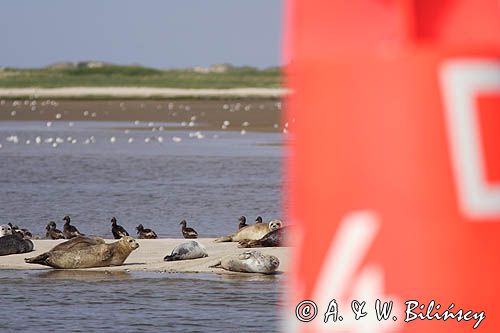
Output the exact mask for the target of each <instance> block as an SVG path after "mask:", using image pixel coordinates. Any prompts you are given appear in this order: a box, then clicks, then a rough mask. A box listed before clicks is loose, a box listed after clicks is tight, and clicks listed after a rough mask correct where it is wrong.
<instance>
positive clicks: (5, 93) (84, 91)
mask: <svg viewBox="0 0 500 333" xmlns="http://www.w3.org/2000/svg"><path fill="white" fill-rule="evenodd" d="M287 93H288V90H287V89H284V88H232V89H179V88H149V87H67V88H1V89H0V97H19V96H35V97H50V98H57V97H88V96H92V97H99V96H101V97H102V96H112V97H136V98H137V97H139V98H150V97H169V98H171V97H186V96H190V97H235V96H236V97H281V96H285V95H286V94H287Z"/></svg>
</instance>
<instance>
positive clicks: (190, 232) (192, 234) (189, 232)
mask: <svg viewBox="0 0 500 333" xmlns="http://www.w3.org/2000/svg"><path fill="white" fill-rule="evenodd" d="M179 225H182V229H181V231H182V236H184V238H188V239H189V238H198V233H197V232H196V230H194V229H193V228H189V227H186V225H187V222H186V220H182V221H181V223H179Z"/></svg>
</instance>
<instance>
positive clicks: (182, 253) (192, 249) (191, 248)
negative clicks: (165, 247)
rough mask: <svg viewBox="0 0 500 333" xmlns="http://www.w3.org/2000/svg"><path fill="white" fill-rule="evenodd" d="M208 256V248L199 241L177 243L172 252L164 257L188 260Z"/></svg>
mask: <svg viewBox="0 0 500 333" xmlns="http://www.w3.org/2000/svg"><path fill="white" fill-rule="evenodd" d="M205 257H208V253H207V249H206V248H205V247H204V246H203V245H201V244H200V243H198V242H197V241H190V242H186V243H182V244H179V245H177V246H176V247H175V248H174V249H173V250H172V254H171V255H169V256H166V257H165V258H163V260H164V261H174V260H188V259H197V258H205Z"/></svg>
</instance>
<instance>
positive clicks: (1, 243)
mask: <svg viewBox="0 0 500 333" xmlns="http://www.w3.org/2000/svg"><path fill="white" fill-rule="evenodd" d="M33 248H34V246H33V242H32V241H31V240H29V239H24V238H23V237H21V236H19V235H18V234H12V235H5V236H3V237H0V256H6V255H9V254H16V253H26V252H31V251H33Z"/></svg>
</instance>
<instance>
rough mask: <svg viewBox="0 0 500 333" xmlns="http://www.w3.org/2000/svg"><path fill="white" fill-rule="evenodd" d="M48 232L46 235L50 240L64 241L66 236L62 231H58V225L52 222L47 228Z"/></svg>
mask: <svg viewBox="0 0 500 333" xmlns="http://www.w3.org/2000/svg"><path fill="white" fill-rule="evenodd" d="M45 230H47V232H46V233H45V237H46V238H50V239H64V238H65V237H64V234H63V233H62V231H61V230H59V229H57V226H56V223H55V222H54V221H50V222H49V223H48V224H47V226H46V227H45Z"/></svg>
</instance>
